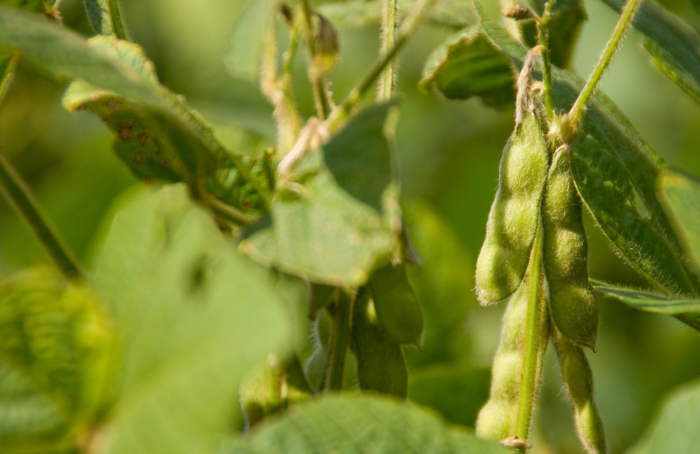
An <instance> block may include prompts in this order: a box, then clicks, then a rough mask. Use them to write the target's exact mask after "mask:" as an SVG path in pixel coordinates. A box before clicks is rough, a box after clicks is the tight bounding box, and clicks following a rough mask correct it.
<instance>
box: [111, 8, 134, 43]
mask: <svg viewBox="0 0 700 454" xmlns="http://www.w3.org/2000/svg"><path fill="white" fill-rule="evenodd" d="M107 1H108V6H109V16H110V19H111V20H112V31H113V32H114V36H116V37H117V38H119V39H122V40H124V41H130V39H129V34H128V33H127V31H126V27H125V26H124V21H123V20H122V14H121V9H120V8H121V7H120V6H119V0H107Z"/></svg>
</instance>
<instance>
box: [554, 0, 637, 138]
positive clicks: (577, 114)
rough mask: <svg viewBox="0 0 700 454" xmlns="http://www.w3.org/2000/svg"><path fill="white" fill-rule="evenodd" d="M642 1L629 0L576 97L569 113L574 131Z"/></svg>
mask: <svg viewBox="0 0 700 454" xmlns="http://www.w3.org/2000/svg"><path fill="white" fill-rule="evenodd" d="M641 1H642V0H627V3H626V4H625V6H624V9H623V10H622V13H621V14H620V19H619V20H618V21H617V25H615V29H614V30H613V34H612V36H611V37H610V40H609V41H608V44H607V46H606V47H605V50H604V51H603V54H602V55H601V56H600V59H599V60H598V64H597V65H596V67H595V68H594V69H593V72H592V73H591V76H590V77H589V78H588V80H587V81H586V85H584V87H583V89H582V90H581V93H580V94H579V96H578V99H576V102H575V103H574V105H573V107H571V110H570V111H569V113H568V114H567V115H568V118H569V123H570V125H571V127H572V129H573V130H574V131H577V130H578V127H579V125H580V124H581V120H582V119H583V114H584V112H585V110H586V104H587V103H588V101H589V99H590V98H591V96H593V94H594V93H595V91H596V89H597V88H598V84H599V83H600V79H601V78H602V77H603V73H604V72H605V70H606V69H607V68H608V66H609V65H610V62H611V61H612V58H613V56H614V55H615V52H617V50H618V48H619V47H620V43H621V42H622V38H623V37H624V36H625V32H627V29H628V28H629V26H630V24H631V23H632V19H633V18H634V13H635V12H636V11H637V8H638V7H639V5H640V4H641Z"/></svg>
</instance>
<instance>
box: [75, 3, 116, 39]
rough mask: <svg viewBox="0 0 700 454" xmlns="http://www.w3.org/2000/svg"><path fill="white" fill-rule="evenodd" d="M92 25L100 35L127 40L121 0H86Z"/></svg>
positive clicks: (86, 8)
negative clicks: (120, 6) (120, 5)
mask: <svg viewBox="0 0 700 454" xmlns="http://www.w3.org/2000/svg"><path fill="white" fill-rule="evenodd" d="M85 10H86V11H87V16H88V19H89V20H90V25H92V28H94V29H95V31H96V32H97V33H98V34H99V35H105V36H114V37H115V38H121V39H126V30H124V24H123V23H122V18H121V11H120V10H119V0H85Z"/></svg>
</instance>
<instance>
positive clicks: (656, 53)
mask: <svg viewBox="0 0 700 454" xmlns="http://www.w3.org/2000/svg"><path fill="white" fill-rule="evenodd" d="M603 1H604V2H605V4H606V5H608V6H609V7H610V8H612V9H614V10H615V11H617V12H618V13H619V12H620V11H621V10H622V7H623V5H624V3H625V2H624V0H603ZM632 24H633V25H634V27H635V28H636V29H637V30H639V31H640V32H642V33H643V34H644V36H645V40H644V47H645V48H646V49H647V51H648V52H649V54H650V55H651V58H652V61H653V62H654V64H655V65H656V67H657V68H658V69H659V71H661V72H662V73H664V74H665V75H666V76H667V77H668V78H669V79H671V80H672V81H673V82H674V83H675V84H676V85H678V87H679V88H681V89H682V90H683V91H684V92H685V93H686V94H687V95H688V96H690V97H691V98H692V99H693V100H694V101H695V102H697V103H700V36H698V34H697V33H696V32H695V30H693V29H692V28H691V27H690V26H689V25H688V24H686V23H685V22H684V21H683V20H682V19H680V18H679V17H676V16H675V15H673V14H671V13H669V12H668V11H666V10H665V9H664V8H662V7H661V6H659V4H658V3H656V2H655V1H654V0H647V1H644V2H642V4H641V5H640V6H639V11H637V14H635V16H634V19H633V22H632Z"/></svg>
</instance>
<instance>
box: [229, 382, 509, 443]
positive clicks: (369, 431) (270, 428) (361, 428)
mask: <svg viewBox="0 0 700 454" xmlns="http://www.w3.org/2000/svg"><path fill="white" fill-rule="evenodd" d="M240 446H245V445H243V443H242V442H232V443H231V444H230V445H229V446H225V447H224V449H222V451H221V453H220V454H234V453H236V454H238V453H239V452H256V453H265V454H276V453H284V454H327V453H330V452H333V453H336V454H363V453H366V452H368V451H367V449H368V448H367V447H368V446H371V451H372V452H377V453H440V454H452V453H455V454H456V453H474V454H477V453H478V454H506V453H508V452H509V451H508V450H506V449H505V448H503V447H502V446H500V445H498V444H497V443H494V442H489V441H486V440H481V439H478V438H476V437H475V436H474V435H472V434H470V433H468V432H466V431H462V430H460V429H458V428H452V427H449V426H447V425H446V424H445V423H444V422H442V421H441V420H440V419H439V418H436V417H435V416H434V415H433V414H431V413H429V412H426V411H425V410H423V409H421V408H417V407H411V406H408V405H405V404H402V403H399V402H396V401H394V400H391V399H387V398H381V397H379V396H377V397H372V396H354V395H339V396H328V397H323V398H320V399H316V400H315V401H313V402H310V403H306V404H302V405H298V406H296V407H295V408H292V409H291V410H290V411H289V412H288V414H287V416H286V417H284V418H281V419H278V420H277V421H274V422H272V421H270V423H267V424H263V425H261V426H260V429H259V430H258V432H256V433H255V434H254V435H253V437H252V438H251V440H250V444H249V445H248V448H247V449H249V451H248V450H244V451H240V450H238V449H236V448H238V447H240Z"/></svg>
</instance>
